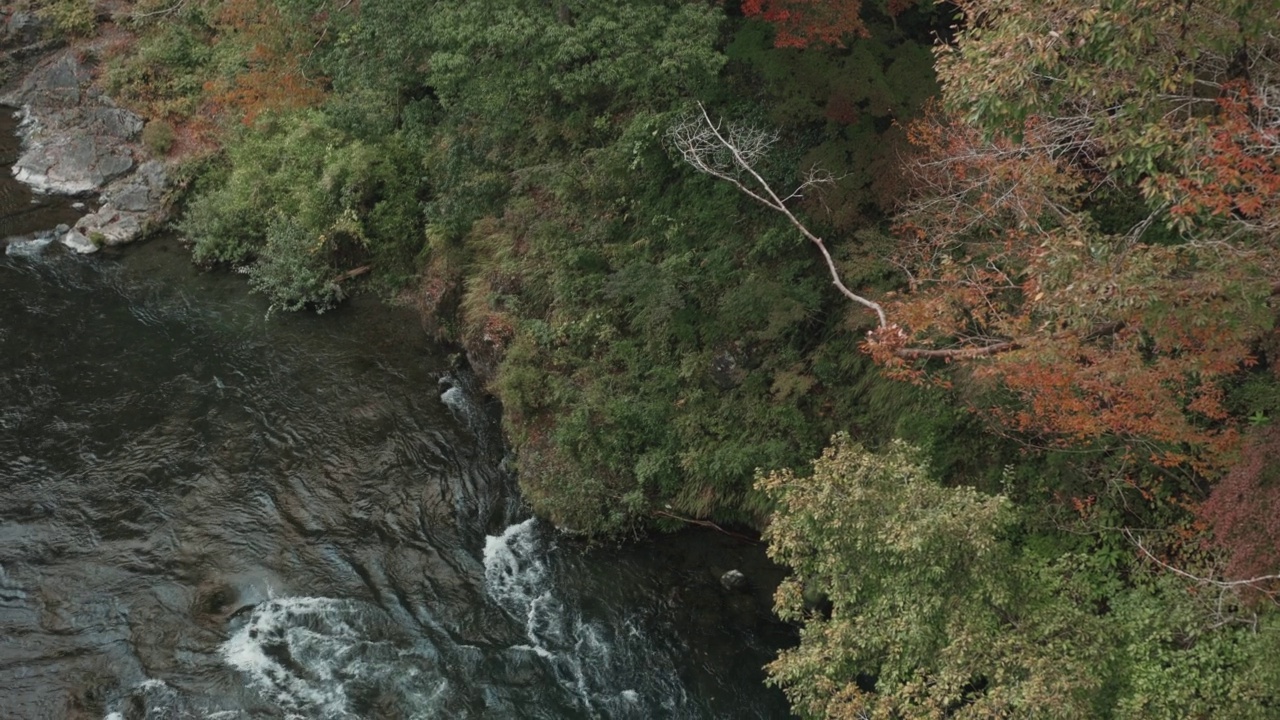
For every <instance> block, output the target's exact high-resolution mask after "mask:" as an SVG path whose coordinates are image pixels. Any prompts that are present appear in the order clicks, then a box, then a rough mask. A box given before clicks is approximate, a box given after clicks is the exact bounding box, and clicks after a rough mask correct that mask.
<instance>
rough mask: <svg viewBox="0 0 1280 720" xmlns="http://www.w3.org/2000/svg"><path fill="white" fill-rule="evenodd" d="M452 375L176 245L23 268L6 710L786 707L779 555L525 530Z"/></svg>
mask: <svg viewBox="0 0 1280 720" xmlns="http://www.w3.org/2000/svg"><path fill="white" fill-rule="evenodd" d="M451 367H452V364H451V362H450V358H448V357H447V356H446V354H445V353H444V352H443V351H441V350H440V349H438V348H436V347H433V346H431V345H430V344H428V343H427V341H426V340H425V338H424V336H423V333H422V332H421V331H420V329H419V328H418V327H417V325H416V322H415V321H414V320H413V319H412V318H410V317H407V316H406V315H403V314H401V313H398V312H396V311H393V310H389V309H387V308H380V307H375V306H373V305H372V304H371V303H365V304H357V305H356V306H355V307H351V308H344V309H343V310H341V311H340V312H337V313H332V314H329V315H325V316H320V317H315V316H305V315H297V316H278V315H277V316H272V317H267V316H266V313H265V308H264V307H263V306H262V304H261V303H260V302H259V301H258V300H256V299H254V298H251V297H247V296H245V295H244V289H243V286H242V285H241V283H240V281H239V279H238V278H234V277H230V278H229V277H215V276H210V275H205V274H200V273H198V272H197V271H195V270H193V269H191V268H189V267H188V266H187V265H186V263H185V260H184V259H183V257H182V253H181V249H180V248H177V247H176V246H175V245H174V243H173V242H172V241H163V240H162V241H156V242H153V243H152V244H150V245H148V246H146V247H144V248H142V249H140V250H137V251H133V252H131V253H130V254H129V256H128V257H126V258H124V259H123V260H122V259H120V258H106V259H102V258H90V259H84V258H79V257H73V256H70V255H66V254H63V253H61V252H58V251H57V249H56V248H51V249H50V250H49V251H48V252H45V253H44V254H41V255H38V256H35V257H3V256H0V717H5V718H10V717H12V718H23V719H26V718H31V719H37V718H41V719H42V718H51V719H52V718H57V719H59V720H61V719H62V718H94V719H95V720H98V719H100V718H110V720H117V719H119V720H124V719H132V718H186V717H200V718H225V719H227V720H231V719H236V718H283V717H303V718H429V717H442V718H578V717H582V718H589V717H609V718H666V717H672V718H680V717H684V718H711V717H723V718H753V717H759V718H765V717H785V716H786V713H785V703H784V702H782V699H781V696H780V694H778V693H777V692H776V691H773V690H767V689H765V688H763V687H762V686H761V685H760V679H761V673H760V670H759V668H760V666H761V665H762V664H763V663H764V662H767V661H768V660H769V659H770V657H771V656H772V653H773V652H774V649H775V648H776V647H777V646H779V645H780V644H782V643H784V642H786V641H787V639H788V636H787V632H786V630H785V629H784V628H781V627H780V626H778V625H777V624H776V623H774V622H771V621H770V620H769V619H768V616H767V613H766V612H765V607H766V604H767V597H765V596H764V594H765V592H764V591H763V590H761V591H759V592H756V593H754V594H731V593H728V592H727V591H724V590H722V589H721V588H719V587H718V585H717V583H716V582H715V577H716V574H717V573H719V572H723V571H724V570H726V569H729V568H730V567H737V566H743V567H747V568H748V570H749V572H757V573H765V574H767V573H771V572H775V571H774V570H772V569H769V568H768V567H767V566H765V565H763V564H762V562H763V561H762V560H761V558H760V552H759V548H757V547H751V546H747V545H743V544H741V543H736V542H734V541H731V540H730V539H726V538H723V537H712V536H706V535H686V536H680V537H676V538H667V539H663V540H661V541H658V542H655V543H652V544H649V545H643V546H635V547H624V548H599V549H595V550H588V549H584V548H581V547H579V546H578V545H577V543H575V542H573V541H570V540H568V539H565V538H559V537H557V535H556V533H555V532H554V531H552V530H550V529H548V528H546V527H544V526H542V525H540V524H539V523H537V522H535V521H532V520H526V515H524V514H523V513H522V511H521V510H520V507H519V504H518V502H517V496H516V492H515V488H514V487H513V480H512V477H511V476H510V473H509V472H507V471H506V469H505V467H506V464H505V462H504V457H503V452H504V450H503V446H502V443H501V441H500V438H499V437H498V436H497V408H495V407H493V406H492V405H491V404H488V403H486V401H485V400H484V399H483V397H482V396H481V395H480V394H479V393H478V392H476V390H475V388H474V387H472V382H471V380H470V379H469V378H468V377H467V376H466V375H465V373H460V372H457V371H454V370H452V369H451ZM753 563H754V565H755V566H758V568H759V569H757V570H752V569H751V567H752V565H753ZM762 579H763V578H762ZM761 585H762V587H763V586H764V585H767V583H762V584H761Z"/></svg>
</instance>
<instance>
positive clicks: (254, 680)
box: [221, 597, 447, 719]
mask: <svg viewBox="0 0 1280 720" xmlns="http://www.w3.org/2000/svg"><path fill="white" fill-rule="evenodd" d="M377 612H379V611H378V610H377V609H376V608H374V607H372V606H368V605H364V604H361V603H358V602H356V601H352V600H338V599H332V598H312V597H291V598H277V599H273V600H269V601H267V602H264V603H262V604H261V605H258V606H257V607H255V608H254V609H253V611H252V613H251V614H250V617H249V620H248V622H247V623H246V624H245V625H244V626H243V627H241V628H240V629H239V630H238V631H237V632H236V633H235V634H234V635H232V636H231V637H230V638H229V639H227V641H226V642H224V643H223V644H222V647H221V653H222V657H223V659H224V660H225V661H226V662H227V663H228V664H229V665H231V666H232V667H234V668H236V669H237V670H239V671H240V672H242V673H244V674H245V675H247V676H248V678H249V682H250V685H251V686H252V687H253V688H254V689H255V690H257V691H258V692H259V693H260V694H261V695H262V696H263V697H265V698H267V699H268V700H270V701H271V702H274V703H275V704H277V705H278V706H279V707H280V708H281V709H283V710H284V711H286V712H287V713H293V714H299V715H301V716H304V717H308V718H324V719H337V718H351V717H355V715H354V714H353V711H352V708H351V707H350V705H351V702H350V700H351V699H350V697H349V696H348V682H351V681H356V682H359V683H362V684H365V685H369V684H373V685H379V686H382V687H387V688H393V691H394V693H395V694H396V695H399V696H400V697H401V698H402V699H404V700H406V701H408V703H409V704H410V705H411V706H413V707H419V708H426V709H429V708H431V707H432V706H433V705H434V704H435V702H434V701H435V700H436V699H437V698H439V697H440V696H441V695H442V693H443V691H444V690H445V686H446V685H447V681H446V680H445V679H444V678H443V677H441V676H439V675H438V674H435V673H429V674H428V675H429V677H422V674H423V673H422V672H421V667H420V666H421V665H422V663H423V661H428V662H429V661H430V657H429V656H430V655H431V653H429V652H416V651H414V650H413V649H410V648H408V647H407V645H408V643H406V642H405V639H404V638H396V637H387V636H386V632H385V628H381V629H380V628H378V627H375V626H377V625H379V623H378V622H376V620H371V619H370V618H371V614H373V613H377ZM409 656H412V657H409Z"/></svg>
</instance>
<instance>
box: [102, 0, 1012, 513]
mask: <svg viewBox="0 0 1280 720" xmlns="http://www.w3.org/2000/svg"><path fill="white" fill-rule="evenodd" d="M204 7H205V9H204V10H199V6H195V7H193V8H191V9H190V10H189V11H187V14H186V16H185V17H186V24H185V25H183V24H171V23H166V24H165V27H157V28H155V29H154V31H153V32H152V33H150V34H148V35H146V36H144V37H145V38H148V39H147V40H144V42H143V43H142V44H141V45H140V46H139V48H140V49H139V55H138V58H143V57H144V56H145V57H146V58H147V61H148V63H152V62H154V63H155V64H157V65H158V66H159V69H156V70H154V71H152V70H148V72H154V73H155V75H154V76H155V78H156V80H157V82H156V83H153V84H152V86H157V85H158V86H159V87H160V88H161V89H162V90H163V92H162V93H161V95H162V96H163V97H166V98H169V99H168V100H166V101H165V103H164V107H165V108H179V107H182V106H183V103H184V102H185V103H186V104H187V105H191V106H198V105H199V104H200V103H201V102H202V100H200V98H198V97H195V96H192V95H191V94H190V93H186V92H185V91H184V89H183V88H189V87H190V82H191V81H189V80H183V79H182V78H205V80H204V82H205V84H211V83H212V84H214V85H218V84H219V83H220V85H219V86H237V83H238V82H240V81H238V80H236V79H235V78H234V77H233V74H234V69H235V68H236V63H235V62H231V61H229V60H228V57H230V55H229V53H230V50H229V49H228V48H235V47H243V46H245V44H246V43H245V40H244V39H243V38H244V36H248V35H253V34H255V33H257V34H264V33H265V34H268V35H269V34H270V33H269V31H267V30H255V29H254V28H252V27H248V28H243V29H239V30H236V27H238V26H236V25H235V24H234V23H233V22H232V21H231V20H229V19H228V17H229V11H227V10H225V9H223V10H222V11H219V12H215V11H214V9H213V6H212V5H206V6H204ZM273 7H274V8H276V11H278V12H280V13H282V14H283V15H284V16H285V17H290V18H294V22H296V23H297V24H298V26H299V28H303V29H305V30H304V31H305V32H307V33H310V34H311V35H312V36H314V37H316V38H317V41H316V43H315V48H314V52H312V53H311V54H310V55H309V56H308V59H307V63H308V64H307V65H306V66H305V67H303V68H302V70H303V71H304V72H305V73H307V74H309V76H315V77H325V78H328V90H327V97H326V99H325V100H324V101H323V102H321V103H319V104H318V105H317V106H316V107H315V108H314V109H311V110H302V111H299V110H291V109H289V108H287V107H286V108H274V107H261V108H260V107H258V106H257V105H254V106H253V108H246V109H245V110H244V112H245V114H246V115H248V113H249V112H250V110H252V112H253V113H254V115H253V117H254V123H253V125H252V127H251V128H250V129H247V130H242V131H237V132H234V133H233V134H232V135H231V136H230V139H229V142H228V146H227V152H226V153H225V156H224V159H223V160H222V162H221V163H220V164H219V165H218V167H217V169H216V170H215V171H214V173H213V174H212V175H209V176H207V177H205V178H204V180H203V181H202V182H201V183H199V184H198V187H197V190H196V192H195V193H194V194H193V197H192V199H191V201H190V203H189V207H188V211H187V213H186V216H185V218H184V219H183V221H182V223H181V227H182V229H183V231H184V232H185V233H186V234H187V236H188V237H189V238H190V239H191V240H192V242H193V243H194V249H195V257H196V259H197V261H199V262H205V263H213V262H216V263H226V264H230V265H232V266H235V267H239V268H243V271H244V272H246V273H247V274H248V275H249V276H250V281H251V284H252V286H253V287H254V288H255V289H257V290H259V291H262V292H264V293H265V294H267V295H268V296H269V297H270V298H271V300H272V303H273V305H274V306H276V307H280V308H287V309H294V308H300V307H314V308H317V309H324V308H327V307H330V306H332V304H333V303H334V302H336V301H337V300H338V299H339V298H340V297H341V296H342V294H343V293H344V288H345V285H344V282H340V281H339V280H338V278H342V277H343V276H344V275H345V274H346V273H348V271H350V270H352V269H355V268H358V267H363V266H366V265H368V266H370V267H372V269H373V273H372V275H373V277H374V282H375V284H377V285H378V286H381V287H384V288H388V287H397V286H400V287H403V282H404V280H405V279H406V278H408V277H409V276H411V275H412V274H414V273H420V274H421V277H422V280H420V281H419V282H417V283H413V284H410V285H409V286H408V287H407V288H405V289H404V290H403V291H402V292H401V293H400V295H399V296H400V297H401V298H403V299H406V300H407V301H409V302H412V303H414V304H416V305H418V306H419V307H421V308H422V309H423V310H424V313H425V314H426V315H427V316H428V318H429V319H430V320H431V321H432V322H433V323H434V324H436V326H437V327H440V328H441V329H442V331H443V332H444V333H445V335H446V336H447V337H449V338H451V339H453V340H455V341H457V342H460V343H462V344H463V346H464V347H465V348H466V349H467V351H468V355H469V357H470V358H471V360H472V362H473V364H474V365H475V366H477V368H478V369H479V370H481V371H482V373H483V374H484V375H485V377H486V379H487V380H488V381H489V385H490V387H491V388H492V389H493V390H494V391H495V392H496V393H497V394H498V396H499V397H500V398H501V399H502V401H503V403H504V406H505V408H506V414H505V418H506V424H507V429H508V434H509V437H510V438H511V439H512V441H513V443H514V444H515V445H516V447H517V450H518V452H519V460H520V466H521V480H522V485H523V487H524V489H525V491H526V496H527V497H528V499H529V501H530V502H531V503H532V504H533V506H534V507H535V508H536V509H537V510H538V511H539V512H542V513H544V514H546V515H549V516H551V517H553V518H555V519H556V520H557V521H558V522H560V523H562V524H564V525H567V526H572V527H575V528H578V529H580V530H583V531H586V532H591V533H598V532H616V531H618V530H623V529H626V528H629V527H634V526H636V525H637V524H640V523H647V522H653V521H655V520H657V521H659V522H673V521H675V519H676V518H682V517H697V518H705V517H714V518H717V519H720V520H737V521H744V522H751V523H760V522H762V521H763V519H764V518H765V517H766V515H767V512H768V509H769V508H768V506H767V504H766V503H764V502H763V501H762V499H761V497H760V495H759V494H758V493H757V492H755V491H754V490H753V489H752V488H751V483H750V478H751V477H752V475H753V473H754V471H755V469H756V468H759V467H765V468H777V467H786V466H793V465H796V464H798V463H801V462H803V461H804V460H805V459H806V458H808V457H811V456H812V455H813V454H815V453H816V452H817V451H818V450H819V449H820V448H821V445H822V442H823V439H824V438H826V437H827V436H828V435H829V434H830V433H832V432H834V431H836V430H838V429H841V428H847V427H850V425H857V426H859V427H860V428H861V431H862V432H863V433H864V434H869V436H874V437H879V438H888V437H891V436H893V435H895V434H897V433H899V432H902V433H906V434H907V435H908V436H909V437H910V438H911V439H912V440H914V441H916V442H920V443H924V444H931V447H936V448H938V450H939V453H940V454H942V455H946V454H951V455H954V456H955V457H954V461H955V462H957V463H965V462H967V458H963V457H961V456H960V455H961V454H957V453H953V452H952V450H951V449H950V445H949V444H948V443H947V442H946V441H947V440H948V439H949V437H950V436H952V435H954V434H957V433H962V432H965V431H966V428H967V427H969V426H970V425H973V424H974V423H973V421H972V420H970V419H969V418H966V417H965V416H964V414H963V413H961V412H955V411H946V410H944V411H941V412H935V411H929V412H913V410H923V409H925V408H934V407H938V406H944V407H945V405H946V401H945V400H942V399H941V398H942V397H944V396H945V394H946V393H942V392H938V391H929V390H923V389H919V388H912V387H909V386H895V385H893V384H891V383H888V382H886V381H884V380H880V379H878V378H877V377H876V376H875V374H874V372H872V371H871V369H870V365H869V364H868V362H867V360H866V358H864V357H863V356H862V355H861V354H860V353H859V352H858V349H857V340H856V336H851V335H850V334H849V333H848V332H847V331H846V330H845V319H844V311H843V308H841V307H840V306H839V305H838V304H837V303H836V302H835V299H834V298H833V297H832V296H831V295H830V293H829V292H827V285H826V282H825V281H824V280H823V278H822V275H821V274H820V272H818V271H817V268H818V267H819V266H818V265H817V264H816V260H817V259H816V258H815V257H814V256H813V255H812V254H811V252H810V251H809V250H808V249H807V248H806V247H805V246H804V245H802V244H800V243H799V242H798V241H797V239H796V238H794V237H793V236H792V235H791V234H790V233H789V232H788V231H787V230H786V229H785V228H784V227H782V226H781V225H780V224H779V223H778V222H777V220H776V219H774V218H771V217H768V216H761V215H760V214H759V213H757V212H755V211H754V209H753V208H751V207H750V206H749V205H748V204H747V203H745V202H744V201H743V199H742V198H740V197H736V196H734V195H733V194H732V193H730V192H728V191H726V189H725V188H722V187H718V186H716V185H715V184H714V183H712V182H709V181H708V180H706V179H704V178H701V177H698V176H696V175H694V174H693V173H691V172H690V171H689V170H688V169H687V168H685V167H683V165H682V164H680V163H679V162H677V161H676V160H674V159H673V158H672V155H671V153H670V151H669V148H667V147H666V145H665V131H666V129H667V128H668V127H669V126H670V125H671V123H672V122H674V120H675V118H677V117H679V116H681V115H682V114H683V113H685V112H687V109H688V107H689V104H690V101H691V100H692V99H695V98H719V104H720V105H722V106H723V107H724V108H725V111H726V112H733V113H737V114H740V113H744V112H746V113H752V114H756V115H759V117H760V119H761V121H766V122H770V123H776V124H778V125H780V126H781V127H782V128H783V129H784V132H785V136H784V138H783V142H782V144H781V145H780V149H781V150H782V153H781V154H780V155H779V157H778V159H777V161H776V165H777V170H778V171H779V172H781V173H785V174H793V173H795V172H796V171H797V170H798V169H800V168H802V167H805V166H808V165H810V164H813V163H815V162H821V163H831V164H834V165H836V166H838V167H848V168H850V169H851V170H852V172H850V173H849V174H848V175H847V176H846V177H845V178H844V180H843V181H842V182H841V183H839V184H838V185H837V186H836V187H835V188H834V189H833V192H832V193H831V195H830V196H829V197H827V198H825V200H826V205H825V207H824V206H823V205H821V204H818V203H815V204H814V205H813V207H812V208H811V210H812V211H813V212H814V215H815V217H816V218H818V220H819V222H823V223H825V224H829V225H831V226H832V227H839V228H844V229H846V230H849V231H852V230H853V229H854V228H855V226H856V225H855V223H857V222H860V221H862V220H864V219H865V218H866V217H868V215H869V214H870V215H874V214H876V213H879V212H881V208H884V207H887V203H888V202H889V201H890V200H891V195H892V178H893V173H891V172H888V170H887V168H888V167H889V166H890V160H891V158H892V157H893V156H894V153H895V150H894V148H895V145H894V143H895V142H897V141H898V140H900V139H901V131H900V130H899V129H895V128H893V126H892V120H893V119H894V118H901V117H909V116H910V115H911V114H912V113H913V112H915V111H916V110H918V108H919V107H920V105H921V103H922V102H923V101H924V99H925V98H926V97H928V95H929V94H930V93H931V92H932V91H933V88H934V85H933V80H932V69H931V67H930V64H929V62H928V52H927V49H926V48H925V46H924V45H922V44H920V43H919V42H917V41H914V40H912V39H911V38H910V37H908V36H907V34H906V33H907V32H908V30H912V31H915V32H918V33H919V31H920V29H921V28H922V27H924V24H925V23H926V22H927V20H928V17H929V15H928V14H927V13H922V14H920V15H919V16H918V17H915V16H911V17H904V18H902V23H903V28H901V29H895V28H894V26H893V25H892V23H889V22H887V21H885V22H881V23H878V24H877V23H872V26H873V27H874V28H875V29H876V30H877V35H876V36H875V39H874V40H873V41H868V43H866V44H863V45H860V46H858V47H856V48H852V49H850V50H847V51H836V50H832V51H830V53H829V54H828V55H826V56H822V55H816V54H801V53H796V52H794V51H784V50H775V49H772V48H771V47H769V38H768V32H767V26H765V25H764V24H757V23H743V22H742V21H741V20H736V21H730V19H727V18H726V17H725V15H724V14H723V11H722V10H721V9H719V8H716V7H713V6H707V5H702V4H697V3H684V2H674V1H663V0H649V1H647V2H638V3H637V2H601V3H590V4H587V5H583V6H570V5H554V4H553V5H540V4H533V5H531V4H528V3H516V2H511V3H508V4H505V5H502V4H493V3H484V4H477V3H448V2H442V3H436V4H435V5H434V6H433V10H432V12H430V13H423V12H417V11H414V12H410V11H409V10H408V9H406V8H404V7H401V6H400V5H398V4H396V3H376V4H368V5H366V6H364V7H362V8H361V9H360V11H359V12H358V13H357V12H344V13H331V14H325V15H324V16H318V15H315V14H314V10H315V9H316V7H315V6H314V5H312V4H310V3H306V2H278V3H276V4H275V5H274V6H273ZM908 21H911V22H914V23H915V26H910V25H909V23H908ZM237 33H238V34H237ZM210 34H213V35H215V36H217V37H219V38H221V37H223V36H230V39H229V40H226V41H223V40H219V41H217V42H214V43H212V44H211V45H208V46H205V45H202V44H201V43H199V42H196V43H195V44H192V43H191V41H192V40H193V39H197V38H201V37H207V36H209V35H210ZM271 42H273V43H274V44H275V45H277V46H284V45H287V44H288V43H286V42H284V41H281V40H278V39H276V40H272V41H271ZM160 58H168V59H161V60H159V62H155V61H156V60H157V59H160ZM655 58H658V60H656V61H655ZM251 64H252V63H250V65H251ZM114 67H118V68H120V70H119V71H118V72H117V74H116V76H115V77H117V78H118V82H119V83H120V84H121V87H133V86H135V85H136V83H137V81H136V79H135V78H133V77H132V76H130V75H128V74H127V72H126V71H128V69H129V68H135V69H139V68H142V67H144V65H143V63H141V62H139V61H138V60H133V59H128V58H126V59H121V60H117V61H114ZM229 72H231V73H232V75H228V73H229ZM836 77H842V78H845V79H844V80H842V81H839V82H835V81H834V80H833V78H836ZM216 78H223V79H222V80H221V81H218V82H214V80H215V79H216ZM228 78H230V79H228ZM797 79H800V80H802V82H798V83H797V82H796V80H797ZM149 87H150V86H149ZM138 94H139V96H141V95H145V93H141V92H140V93H138ZM751 96H754V97H755V98H756V99H758V100H760V101H763V102H760V103H757V107H758V108H768V109H769V111H768V113H767V114H764V113H762V112H761V111H760V110H752V109H751V108H749V107H748V105H747V104H746V99H747V98H748V97H751ZM183 97H186V98H188V100H186V101H183V100H182V98H183ZM253 99H254V101H255V102H258V101H260V100H262V96H261V95H254V96H253ZM259 113H261V114H259ZM179 122H181V121H179ZM886 131H887V134H886ZM895 138H896V139H897V140H895ZM815 143H816V144H815ZM832 208H833V209H835V210H834V211H831V210H830V209H832ZM858 237H860V238H861V241H860V242H854V243H851V244H849V246H847V247H846V248H843V249H842V250H841V253H842V262H844V263H846V264H847V265H848V266H849V267H850V272H851V273H854V274H855V275H856V279H857V281H859V282H872V283H879V282H883V281H884V280H885V278H886V277H887V276H888V274H889V268H888V267H887V265H886V264H885V263H884V262H883V260H882V255H883V253H882V249H883V246H884V243H885V242H887V238H885V237H883V236H881V235H878V234H876V233H874V232H870V231H867V232H862V233H860V234H859V235H858ZM854 268H858V270H856V271H855V270H854ZM873 397H874V401H873V402H867V400H868V399H870V398H873ZM939 461H940V462H943V463H944V464H945V463H947V462H948V459H947V458H945V457H939ZM970 469H973V468H970ZM988 469H989V468H988Z"/></svg>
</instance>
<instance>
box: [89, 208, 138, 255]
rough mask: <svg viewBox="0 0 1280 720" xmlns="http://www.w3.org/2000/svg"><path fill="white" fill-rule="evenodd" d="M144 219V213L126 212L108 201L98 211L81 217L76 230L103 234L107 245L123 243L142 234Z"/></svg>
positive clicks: (103, 239) (91, 233) (90, 233)
mask: <svg viewBox="0 0 1280 720" xmlns="http://www.w3.org/2000/svg"><path fill="white" fill-rule="evenodd" d="M143 220H144V217H143V214H142V213H133V212H124V211H121V210H120V209H118V208H116V207H115V206H114V205H112V204H110V203H107V204H104V205H103V206H102V207H101V208H100V209H99V210H98V212H96V213H92V214H89V215H85V216H84V217H82V218H80V220H79V221H78V222H76V230H78V231H80V232H81V233H84V234H86V235H93V234H95V233H96V234H98V235H101V236H102V242H103V243H105V244H107V245H122V244H124V243H127V242H131V241H133V240H136V239H137V238H138V236H139V235H141V234H142V227H143Z"/></svg>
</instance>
